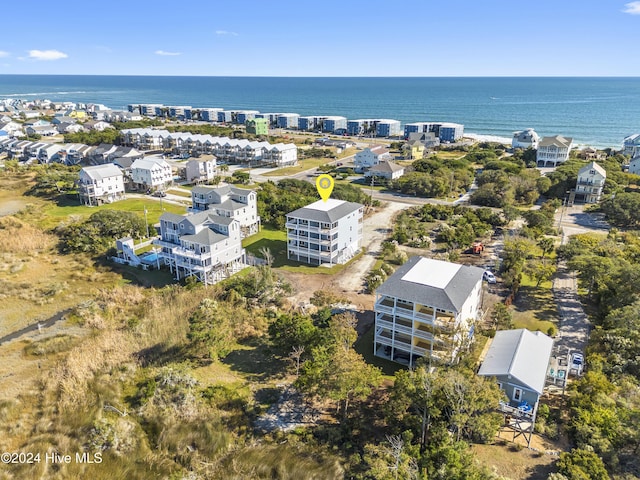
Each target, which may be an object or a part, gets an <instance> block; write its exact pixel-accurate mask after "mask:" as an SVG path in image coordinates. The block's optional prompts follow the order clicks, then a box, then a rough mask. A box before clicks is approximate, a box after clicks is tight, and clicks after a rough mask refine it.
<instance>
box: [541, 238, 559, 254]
mask: <svg viewBox="0 0 640 480" xmlns="http://www.w3.org/2000/svg"><path fill="white" fill-rule="evenodd" d="M538 247H540V250H542V257H543V258H544V257H545V256H546V255H548V254H550V253H551V252H553V249H554V247H555V243H554V241H553V238H551V237H542V238H541V239H540V240H538Z"/></svg>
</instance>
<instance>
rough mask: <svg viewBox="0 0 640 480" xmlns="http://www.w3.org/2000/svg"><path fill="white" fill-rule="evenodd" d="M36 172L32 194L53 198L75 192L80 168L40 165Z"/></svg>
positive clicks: (53, 164)
mask: <svg viewBox="0 0 640 480" xmlns="http://www.w3.org/2000/svg"><path fill="white" fill-rule="evenodd" d="M36 170H37V173H36V177H35V185H34V186H33V187H32V188H31V190H30V193H31V194H33V195H42V196H47V197H51V196H55V195H59V194H61V193H66V192H70V191H73V190H75V185H76V182H77V181H78V172H79V170H80V168H79V167H76V166H73V167H67V166H65V165H62V164H59V163H52V164H46V165H39V166H37V167H36Z"/></svg>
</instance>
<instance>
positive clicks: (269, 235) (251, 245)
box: [242, 228, 361, 275]
mask: <svg viewBox="0 0 640 480" xmlns="http://www.w3.org/2000/svg"><path fill="white" fill-rule="evenodd" d="M242 246H243V247H244V248H245V249H246V250H247V252H249V253H251V254H253V255H255V256H256V257H262V255H261V253H260V250H262V249H263V248H268V249H269V251H271V254H272V255H273V257H274V260H273V264H272V267H273V268H282V269H283V270H287V271H289V272H297V273H307V274H310V275H317V274H320V275H335V274H336V273H340V272H341V271H342V270H344V269H345V268H346V267H347V266H348V265H349V264H350V263H351V262H353V261H355V260H356V259H358V258H360V256H361V254H358V255H356V256H355V257H353V258H352V259H351V260H349V262H347V263H346V264H344V265H334V266H333V267H319V266H310V265H307V264H306V263H300V262H294V261H293V260H289V259H287V233H286V232H285V231H284V230H275V229H270V228H262V230H260V232H258V233H257V234H255V235H252V236H251V237H249V238H245V239H244V240H243V242H242Z"/></svg>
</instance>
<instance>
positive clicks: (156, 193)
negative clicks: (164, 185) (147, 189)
mask: <svg viewBox="0 0 640 480" xmlns="http://www.w3.org/2000/svg"><path fill="white" fill-rule="evenodd" d="M153 196H154V197H166V196H167V194H166V193H165V192H163V191H162V190H157V191H155V192H153Z"/></svg>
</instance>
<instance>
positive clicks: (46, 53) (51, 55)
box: [29, 50, 69, 60]
mask: <svg viewBox="0 0 640 480" xmlns="http://www.w3.org/2000/svg"><path fill="white" fill-rule="evenodd" d="M68 56H69V55H67V54H66V53H63V52H61V51H59V50H29V58H30V59H32V60H60V59H61V58H67V57H68Z"/></svg>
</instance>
